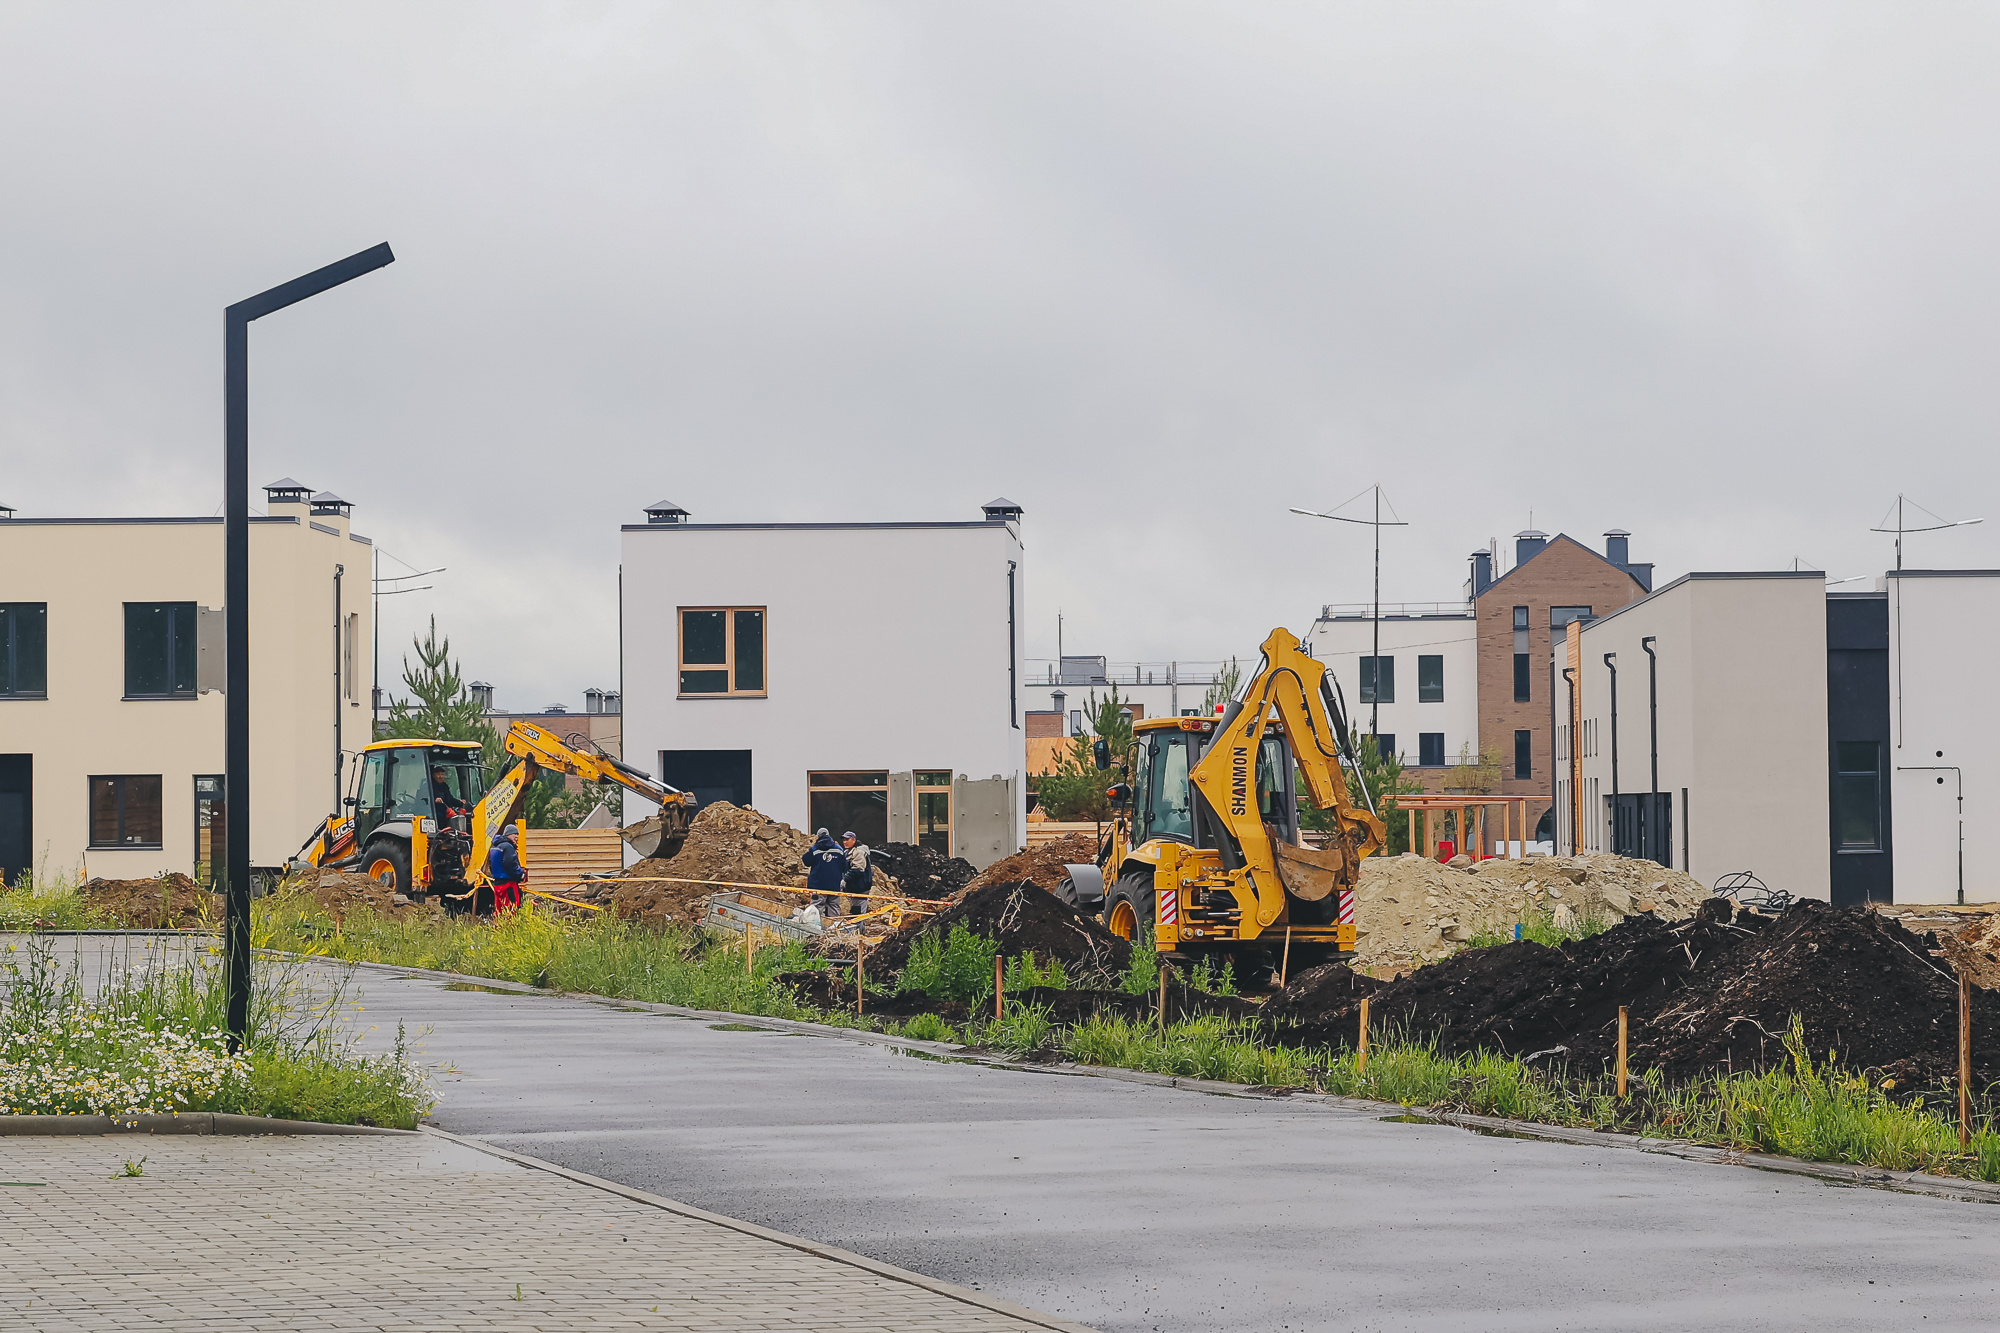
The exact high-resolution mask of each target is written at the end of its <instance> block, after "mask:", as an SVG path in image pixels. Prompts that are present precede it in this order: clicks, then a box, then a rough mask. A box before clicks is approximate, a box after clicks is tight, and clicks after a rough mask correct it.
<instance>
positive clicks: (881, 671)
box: [621, 522, 1028, 846]
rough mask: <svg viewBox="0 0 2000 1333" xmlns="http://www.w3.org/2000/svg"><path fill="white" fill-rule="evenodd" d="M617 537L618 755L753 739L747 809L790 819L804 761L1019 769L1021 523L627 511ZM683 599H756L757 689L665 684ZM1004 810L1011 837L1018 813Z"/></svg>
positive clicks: (796, 807) (968, 771)
mask: <svg viewBox="0 0 2000 1333" xmlns="http://www.w3.org/2000/svg"><path fill="white" fill-rule="evenodd" d="M621 549H622V552H623V556H622V560H623V607H622V614H623V638H624V691H625V714H624V718H625V745H626V750H625V755H626V762H627V763H631V764H634V765H636V766H637V767H640V768H642V769H647V770H650V771H657V765H658V763H659V752H660V751H662V750H711V749H712V750H749V751H751V756H752V757H751V794H752V800H753V802H754V803H755V805H756V806H757V808H758V809H759V810H761V811H763V812H764V813H765V814H767V815H770V816H771V817H773V818H775V819H780V820H783V821H785V822H786V823H789V824H793V825H797V826H801V827H803V826H805V824H806V822H807V818H808V815H807V810H808V805H807V799H806V774H807V773H808V772H811V771H816V770H834V769H887V770H889V771H891V772H901V771H907V770H912V769H950V770H952V771H953V772H955V773H957V774H960V775H963V776H965V777H969V778H974V779H979V778H988V777H993V776H995V775H998V776H1000V777H1010V778H1011V777H1017V776H1019V775H1021V774H1022V773H1023V772H1024V770H1025V767H1026V751H1027V744H1026V736H1027V732H1026V711H1027V707H1028V700H1027V697H1026V695H1025V692H1023V691H1022V690H1021V681H1020V678H1019V672H1020V670H1021V667H1022V662H1021V655H1022V654H1021V649H1022V639H1023V633H1022V627H1023V626H1025V624H1026V623H1027V606H1026V602H1025V589H1026V576H1025V570H1024V569H1023V568H1021V564H1022V548H1021V540H1020V534H1019V531H1018V529H1017V527H1016V526H1015V525H1014V524H1011V523H1002V522H973V523H932V524H852V525H843V524H823V525H822V524H800V525H784V524H777V525H740V526H739V525H725V524H713V525H711V524H700V523H688V524H657V525H638V526H632V527H627V528H625V529H624V530H623V537H622V547H621ZM1010 562H1012V563H1013V564H1014V565H1015V566H1016V569H1015V573H1014V608H1013V610H1014V625H1015V633H1014V648H1013V659H1012V662H1013V667H1014V671H1015V675H1014V678H1013V680H1012V681H1011V683H1010V679H1009V672H1008V666H1009V654H1008V605H1007V596H1008V578H1007V575H1008V565H1009V563H1010ZM682 606H761V607H765V608H766V609H767V619H766V626H765V634H766V640H767V653H768V660H769V667H768V679H767V697H764V698H735V699H732V698H693V699H682V698H678V697H676V696H677V693H678V680H677V676H676V671H677V665H678V661H679V658H678V651H679V648H678V635H677V627H676V614H675V613H676V609H677V608H679V607H682ZM1010 688H1011V689H1012V690H1013V691H1014V698H1013V701H1012V710H1011V715H1010V701H1009V692H1010ZM639 813H641V812H639V811H637V810H636V809H634V810H628V811H627V815H628V817H637V815H638V814H639ZM1014 819H1015V821H1016V827H1015V830H1014V833H1013V835H1012V839H1011V845H1013V846H1019V845H1020V840H1021V837H1022V828H1021V825H1022V824H1023V823H1024V822H1025V821H1024V819H1023V812H1021V811H1020V810H1016V811H1014Z"/></svg>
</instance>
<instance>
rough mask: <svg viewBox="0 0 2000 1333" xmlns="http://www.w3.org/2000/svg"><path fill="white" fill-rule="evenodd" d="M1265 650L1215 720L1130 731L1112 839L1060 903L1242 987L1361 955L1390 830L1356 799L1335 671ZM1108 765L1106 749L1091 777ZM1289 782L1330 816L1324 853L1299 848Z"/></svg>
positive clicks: (1159, 723) (1295, 646) (1287, 649)
mask: <svg viewBox="0 0 2000 1333" xmlns="http://www.w3.org/2000/svg"><path fill="white" fill-rule="evenodd" d="M1263 651H1264V660H1263V663H1262V664H1261V665H1260V666H1259V668H1258V670H1257V674H1256V675H1255V676H1253V677H1251V679H1250V681H1249V682H1248V683H1247V684H1246V685H1245V686H1244V687H1243V690H1242V692H1241V694H1240V695H1239V696H1238V697H1237V698H1236V699H1234V700H1232V701H1231V702H1230V703H1229V704H1228V705H1227V707H1226V708H1225V709H1224V711H1223V713H1222V715H1221V716H1220V717H1168V718H1146V719H1144V720H1142V721H1139V722H1137V723H1135V724H1133V728H1132V732H1133V742H1134V746H1135V749H1136V750H1137V756H1136V762H1135V764H1134V767H1133V770H1132V771H1131V772H1130V773H1129V774H1127V775H1124V776H1125V777H1126V779H1127V780H1124V781H1120V782H1118V783H1116V784H1115V785H1113V786H1112V788H1111V797H1112V801H1113V806H1114V809H1115V810H1116V812H1117V813H1116V817H1115V819H1114V820H1113V823H1112V827H1111V832H1110V835H1109V836H1108V837H1107V838H1106V839H1105V841H1104V845H1103V847H1102V848H1101V849H1100V851H1099V853H1098V857H1097V863H1096V864H1095V865H1073V866H1068V867H1065V868H1066V870H1067V871H1068V876H1067V878H1065V879H1064V881H1063V883H1062V887H1061V890H1060V892H1061V894H1062V896H1063V897H1065V898H1066V899H1067V900H1068V901H1070V902H1071V903H1073V904H1075V905H1076V906H1078V907H1080V908H1083V909H1084V910H1086V911H1088V910H1091V909H1095V910H1097V911H1098V912H1099V913H1100V914H1101V915H1102V917H1103V920H1104V923H1105V925H1106V926H1108V927H1109V928H1110V930H1111V932H1112V933H1113V934H1115V935H1120V936H1123V937H1124V938H1126V939H1133V940H1136V939H1138V938H1140V937H1141V936H1142V935H1143V934H1144V933H1145V932H1146V931H1148V930H1150V931H1151V932H1152V933H1153V938H1154V941H1155V943H1156V944H1157V946H1158V948H1159V950H1160V952H1161V953H1162V954H1163V955H1165V956H1166V957H1168V958H1172V959H1177V960H1184V961H1189V962H1195V961H1200V960H1202V959H1204V958H1205V959H1209V960H1211V961H1212V962H1213V964H1214V965H1215V966H1217V967H1220V966H1221V965H1222V964H1223V963H1224V962H1230V961H1233V962H1234V963H1235V974H1236V977H1237V978H1238V980H1239V981H1240V982H1242V983H1244V984H1248V985H1258V984H1262V982H1263V981H1264V980H1265V979H1266V978H1267V977H1268V976H1269V975H1270V974H1271V973H1272V972H1274V971H1276V970H1277V969H1278V968H1280V967H1281V966H1285V965H1286V964H1287V961H1288V963H1289V970H1290V971H1291V972H1292V973H1294V974H1296V973H1298V972H1299V971H1301V970H1302V969H1304V968H1306V967H1311V966H1315V965H1317V964H1319V963H1324V962H1330V961H1333V960H1336V959H1346V958H1350V957H1352V956H1353V952H1354V887H1355V884H1356V883H1357V881H1358V880H1359V878H1360V875H1361V859H1362V858H1363V857H1365V856H1368V855H1370V854H1372V853H1375V852H1379V851H1380V850H1382V847H1383V845H1384V830H1383V825H1382V821H1381V820H1380V819H1378V818H1376V816H1375V813H1374V811H1373V810H1372V809H1361V808H1357V807H1356V806H1355V805H1354V804H1353V803H1352V802H1351V801H1350V800H1349V799H1348V790H1347V774H1346V772H1345V771H1344V770H1343V767H1342V765H1343V761H1344V762H1345V764H1346V765H1347V766H1348V767H1351V768H1352V767H1358V764H1357V760H1356V758H1355V754H1354V746H1353V742H1352V739H1351V738H1350V736H1349V734H1348V729H1347V721H1346V717H1345V715H1344V713H1343V711H1342V709H1341V706H1340V701H1339V699H1338V697H1337V696H1336V695H1335V692H1334V688H1333V684H1332V682H1331V681H1330V680H1329V679H1328V677H1327V674H1326V667H1325V666H1324V665H1323V664H1321V663H1320V662H1317V661H1315V660H1314V659H1313V658H1311V657H1309V656H1307V655H1306V653H1305V651H1304V649H1303V648H1301V646H1300V644H1299V641H1298V640H1297V639H1296V638H1294V637H1293V636H1292V635H1291V633H1290V632H1288V631H1286V630H1283V629H1274V630H1272V631H1271V634H1270V637H1269V638H1267V639H1265V640H1264V647H1263ZM1110 760H1111V756H1110V755H1109V754H1108V752H1107V751H1106V748H1105V745H1104V742H1103V741H1099V742H1098V750H1097V762H1098V766H1099V767H1100V768H1105V767H1108V766H1109V764H1110ZM1295 773H1296V774H1299V775H1303V777H1304V779H1305V791H1304V793H1302V794H1303V795H1304V797H1305V799H1306V800H1307V801H1308V802H1309V803H1310V804H1311V805H1312V806H1313V808H1314V809H1317V810H1331V811H1333V812H1335V818H1334V821H1333V822H1334V829H1333V831H1332V832H1330V833H1329V834H1328V835H1327V837H1326V845H1325V846H1324V847H1322V848H1312V847H1307V846H1304V845H1303V844H1302V842H1301V840H1300V837H1299V818H1298V802H1299V797H1300V795H1301V793H1300V792H1298V791H1297V790H1296V779H1295V777H1294V774H1295ZM1363 790H1364V794H1365V790H1366V789H1365V788H1364V789H1363Z"/></svg>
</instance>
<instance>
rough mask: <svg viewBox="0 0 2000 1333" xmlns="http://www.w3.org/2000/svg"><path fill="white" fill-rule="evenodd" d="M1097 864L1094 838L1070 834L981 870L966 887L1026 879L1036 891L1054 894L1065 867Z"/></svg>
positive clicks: (1060, 881) (1015, 854) (1095, 840)
mask: <svg viewBox="0 0 2000 1333" xmlns="http://www.w3.org/2000/svg"><path fill="white" fill-rule="evenodd" d="M1096 862H1097V837H1096V835H1095V834H1090V833H1069V834H1065V835H1064V836H1062V837H1060V838H1057V839H1055V840H1053V841H1051V842H1045V843H1042V844H1041V845H1040V846H1037V847H1030V848H1029V849H1028V850H1027V851H1025V852H1016V853H1014V855H1012V856H1009V857H1005V858H1003V859H1001V860H998V861H995V862H994V863H993V864H992V865H990V866H988V867H986V869H984V870H982V871H980V872H979V874H978V876H977V877H976V878H974V879H973V880H972V881H971V882H970V883H969V884H968V885H967V887H968V888H975V889H977V888H984V887H985V886H986V885H988V884H1011V883H1015V882H1017V881H1020V880H1024V879H1025V880H1029V881H1031V882H1033V883H1034V884H1035V885H1036V886H1037V887H1038V888H1042V889H1046V890H1047V891H1048V892H1050V893H1054V892H1055V891H1056V886H1057V885H1058V884H1061V883H1062V880H1063V867H1064V866H1065V865H1079V864H1081V865H1094V864H1096Z"/></svg>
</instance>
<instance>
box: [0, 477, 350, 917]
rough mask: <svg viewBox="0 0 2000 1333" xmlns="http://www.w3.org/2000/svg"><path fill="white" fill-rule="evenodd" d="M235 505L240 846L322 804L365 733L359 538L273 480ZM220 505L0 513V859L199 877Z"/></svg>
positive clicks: (269, 837)
mask: <svg viewBox="0 0 2000 1333" xmlns="http://www.w3.org/2000/svg"><path fill="white" fill-rule="evenodd" d="M265 491H266V495H267V497H268V501H269V503H268V513H267V515H266V516H264V517H253V518H251V520H250V625H251V633H252V642H251V651H250V670H251V699H250V744H251V752H250V756H251V773H252V780H253V782H254V784H255V785H254V787H253V791H254V792H255V800H254V803H253V808H252V811H251V819H252V826H251V833H250V856H251V861H252V863H253V864H254V865H256V866H259V867H267V866H277V865H279V864H281V863H282V862H283V861H284V860H285V859H286V858H287V857H289V856H290V855H291V854H292V853H293V852H295V851H296V850H297V849H298V847H299V844H300V843H301V842H302V841H304V839H305V837H306V835H307V834H308V833H310V832H311V831H312V829H313V827H314V826H315V825H316V824H317V823H318V822H319V821H320V820H321V819H322V818H323V817H325V816H326V815H327V814H328V813H330V812H331V811H333V810H334V809H336V808H337V806H338V801H339V799H340V796H341V794H342V791H341V776H342V771H343V764H342V752H343V751H345V752H346V762H347V763H350V764H351V763H352V762H353V753H354V752H355V751H356V750H358V749H359V748H360V747H361V746H362V745H365V744H366V743H367V741H368V739H369V737H368V707H367V704H368V692H369V686H370V683H371V682H370V680H369V678H368V677H369V671H370V655H369V644H370V640H371V638H372V636H373V633H374V623H373V618H372V605H371V600H372V599H371V598H370V596H369V594H370V590H371V585H370V559H369V557H370V554H371V548H370V543H369V540H368V538H366V537H359V536H355V535H354V534H353V533H351V532H350V531H349V530H348V515H349V510H350V506H349V505H348V504H347V502H345V501H343V500H341V499H340V498H339V497H338V496H335V495H333V494H331V493H329V492H321V493H320V494H318V495H314V494H312V492H311V490H310V488H308V487H305V486H301V485H299V484H298V483H296V482H293V481H291V480H290V479H289V478H287V479H286V480H284V481H281V482H276V483H273V484H272V485H271V486H269V487H266V488H265ZM222 532H223V525H222V520H221V519H220V518H34V517H28V518H22V517H12V516H10V514H9V511H6V510H4V509H0V874H4V876H5V877H6V879H7V881H8V882H10V883H12V882H14V881H15V879H16V877H17V876H18V875H19V874H20V872H21V870H22V869H24V868H31V869H33V870H34V871H35V873H36V874H37V875H39V876H56V875H76V876H85V875H101V876H105V877H107V878H118V879H127V878H135V877H141V876H149V875H156V874H159V873H161V872H162V871H170V870H177V871H182V872H185V873H191V874H192V873H198V872H205V871H206V869H207V864H208V862H209V861H210V860H211V859H219V858H220V856H221V854H222V840H223V829H224V824H225V821H226V819H227V813H226V810H225V808H224V803H223V799H222V771H223V698H222V680H223V670H222V667H223V662H222V657H223V639H222V609H221V608H222V590H223V560H222V554H223V553H222Z"/></svg>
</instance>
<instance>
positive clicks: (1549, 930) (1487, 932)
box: [1465, 912, 1618, 949]
mask: <svg viewBox="0 0 2000 1333" xmlns="http://www.w3.org/2000/svg"><path fill="white" fill-rule="evenodd" d="M1617 924H1618V918H1617V917H1612V916H1603V915H1599V914H1597V913H1594V912H1592V913H1586V912H1570V913H1567V914H1565V915H1564V917H1563V919H1562V922H1561V924H1557V921H1556V918H1555V917H1554V916H1553V915H1552V914H1550V913H1548V912H1540V913H1537V914H1536V915H1535V916H1533V917H1531V918H1529V919H1528V920H1526V921H1523V922H1521V923H1520V934H1519V935H1518V936H1517V935H1516V934H1515V933H1514V932H1515V928H1514V926H1513V925H1511V924H1509V925H1494V926H1482V927H1480V928H1479V929H1478V930H1476V931H1474V932H1473V935H1472V938H1471V939H1469V940H1467V941H1466V943H1465V947H1466V948H1468V949H1483V948H1485V947H1487V946H1488V945H1492V944H1512V943H1513V942H1514V941H1515V940H1516V939H1517V938H1518V939H1523V940H1533V941H1534V942H1535V943H1536V944H1546V945H1547V946H1549V947H1550V948H1551V949H1559V948H1561V947H1562V946H1563V945H1565V944H1568V943H1569V942H1570V941H1572V940H1587V939H1589V938H1590V937H1591V936H1592V935H1602V934H1603V933H1604V932H1605V931H1607V930H1609V929H1611V928H1612V927H1613V926H1615V925H1617Z"/></svg>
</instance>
